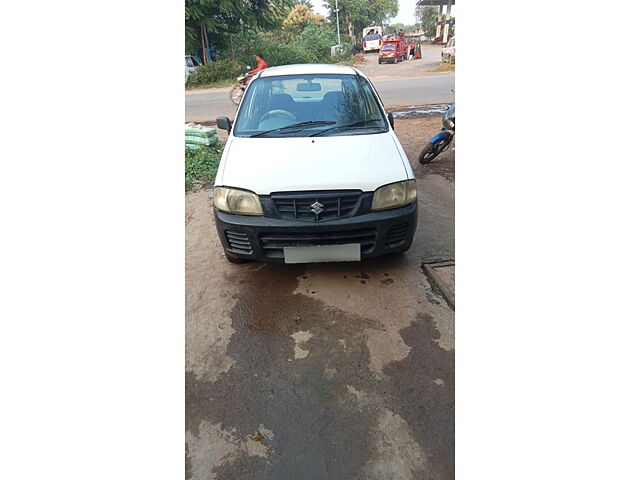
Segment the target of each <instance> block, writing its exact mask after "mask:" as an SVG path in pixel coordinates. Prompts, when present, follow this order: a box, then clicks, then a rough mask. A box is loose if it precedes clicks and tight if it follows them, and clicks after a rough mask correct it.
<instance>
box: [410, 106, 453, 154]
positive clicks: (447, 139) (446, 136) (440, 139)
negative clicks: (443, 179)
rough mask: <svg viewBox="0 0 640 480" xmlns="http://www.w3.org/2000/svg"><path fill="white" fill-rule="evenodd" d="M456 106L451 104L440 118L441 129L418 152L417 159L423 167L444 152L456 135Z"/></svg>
mask: <svg viewBox="0 0 640 480" xmlns="http://www.w3.org/2000/svg"><path fill="white" fill-rule="evenodd" d="M455 122H456V104H455V103H454V104H452V105H451V106H450V107H449V109H448V110H447V113H445V114H444V117H443V118H442V125H443V127H444V128H443V129H442V130H440V131H439V132H438V133H436V134H435V135H434V136H433V137H432V138H431V140H429V143H427V146H426V147H424V148H423V149H422V151H421V152H420V156H419V157H418V161H419V162H420V163H422V164H423V165H424V164H426V163H429V162H430V161H431V160H433V159H434V158H436V157H437V156H438V155H440V154H441V153H442V152H444V151H445V150H446V149H447V148H449V145H451V141H452V140H453V136H454V135H455V133H456V124H455Z"/></svg>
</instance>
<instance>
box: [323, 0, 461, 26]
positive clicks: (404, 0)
mask: <svg viewBox="0 0 640 480" xmlns="http://www.w3.org/2000/svg"><path fill="white" fill-rule="evenodd" d="M331 1H332V2H335V0H331ZM416 2H417V0H398V15H396V16H395V17H394V18H392V19H391V22H390V23H404V24H405V25H413V24H414V23H416V18H415V16H414V12H415V10H416ZM311 3H312V4H313V7H314V8H313V9H314V11H315V12H317V13H319V14H320V15H324V16H325V17H326V16H327V14H328V11H327V9H326V8H324V7H323V6H322V4H323V3H324V0H311ZM338 8H340V0H338ZM455 8H456V7H455V6H452V7H451V14H452V15H453V14H454V10H455ZM445 11H446V7H445Z"/></svg>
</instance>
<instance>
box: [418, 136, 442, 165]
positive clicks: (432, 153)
mask: <svg viewBox="0 0 640 480" xmlns="http://www.w3.org/2000/svg"><path fill="white" fill-rule="evenodd" d="M445 148H447V141H446V140H440V141H439V142H438V143H436V144H433V143H431V142H429V143H427V145H426V146H425V147H424V148H423V149H422V151H421V152H420V156H419V157H418V161H419V162H420V163H421V164H422V165H426V164H427V163H430V162H431V161H432V160H433V159H434V158H436V157H437V156H438V155H440V154H441V153H442V151H443V150H444V149H445Z"/></svg>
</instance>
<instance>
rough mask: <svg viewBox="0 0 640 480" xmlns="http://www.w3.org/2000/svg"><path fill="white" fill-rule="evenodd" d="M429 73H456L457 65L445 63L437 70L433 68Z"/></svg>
mask: <svg viewBox="0 0 640 480" xmlns="http://www.w3.org/2000/svg"><path fill="white" fill-rule="evenodd" d="M427 71H428V72H455V71H456V64H455V63H444V62H441V63H440V65H438V66H437V67H436V68H432V69H431V70H427Z"/></svg>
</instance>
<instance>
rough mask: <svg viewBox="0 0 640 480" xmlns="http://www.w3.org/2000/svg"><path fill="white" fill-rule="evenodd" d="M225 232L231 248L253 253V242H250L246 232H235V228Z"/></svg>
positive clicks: (235, 250) (236, 250) (240, 251)
mask: <svg viewBox="0 0 640 480" xmlns="http://www.w3.org/2000/svg"><path fill="white" fill-rule="evenodd" d="M224 233H225V235H226V237H227V243H228V244H229V249H230V250H232V251H234V252H238V253H253V249H252V248H251V242H249V237H248V236H247V234H246V233H243V232H234V231H233V230H226V231H225V232H224Z"/></svg>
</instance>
